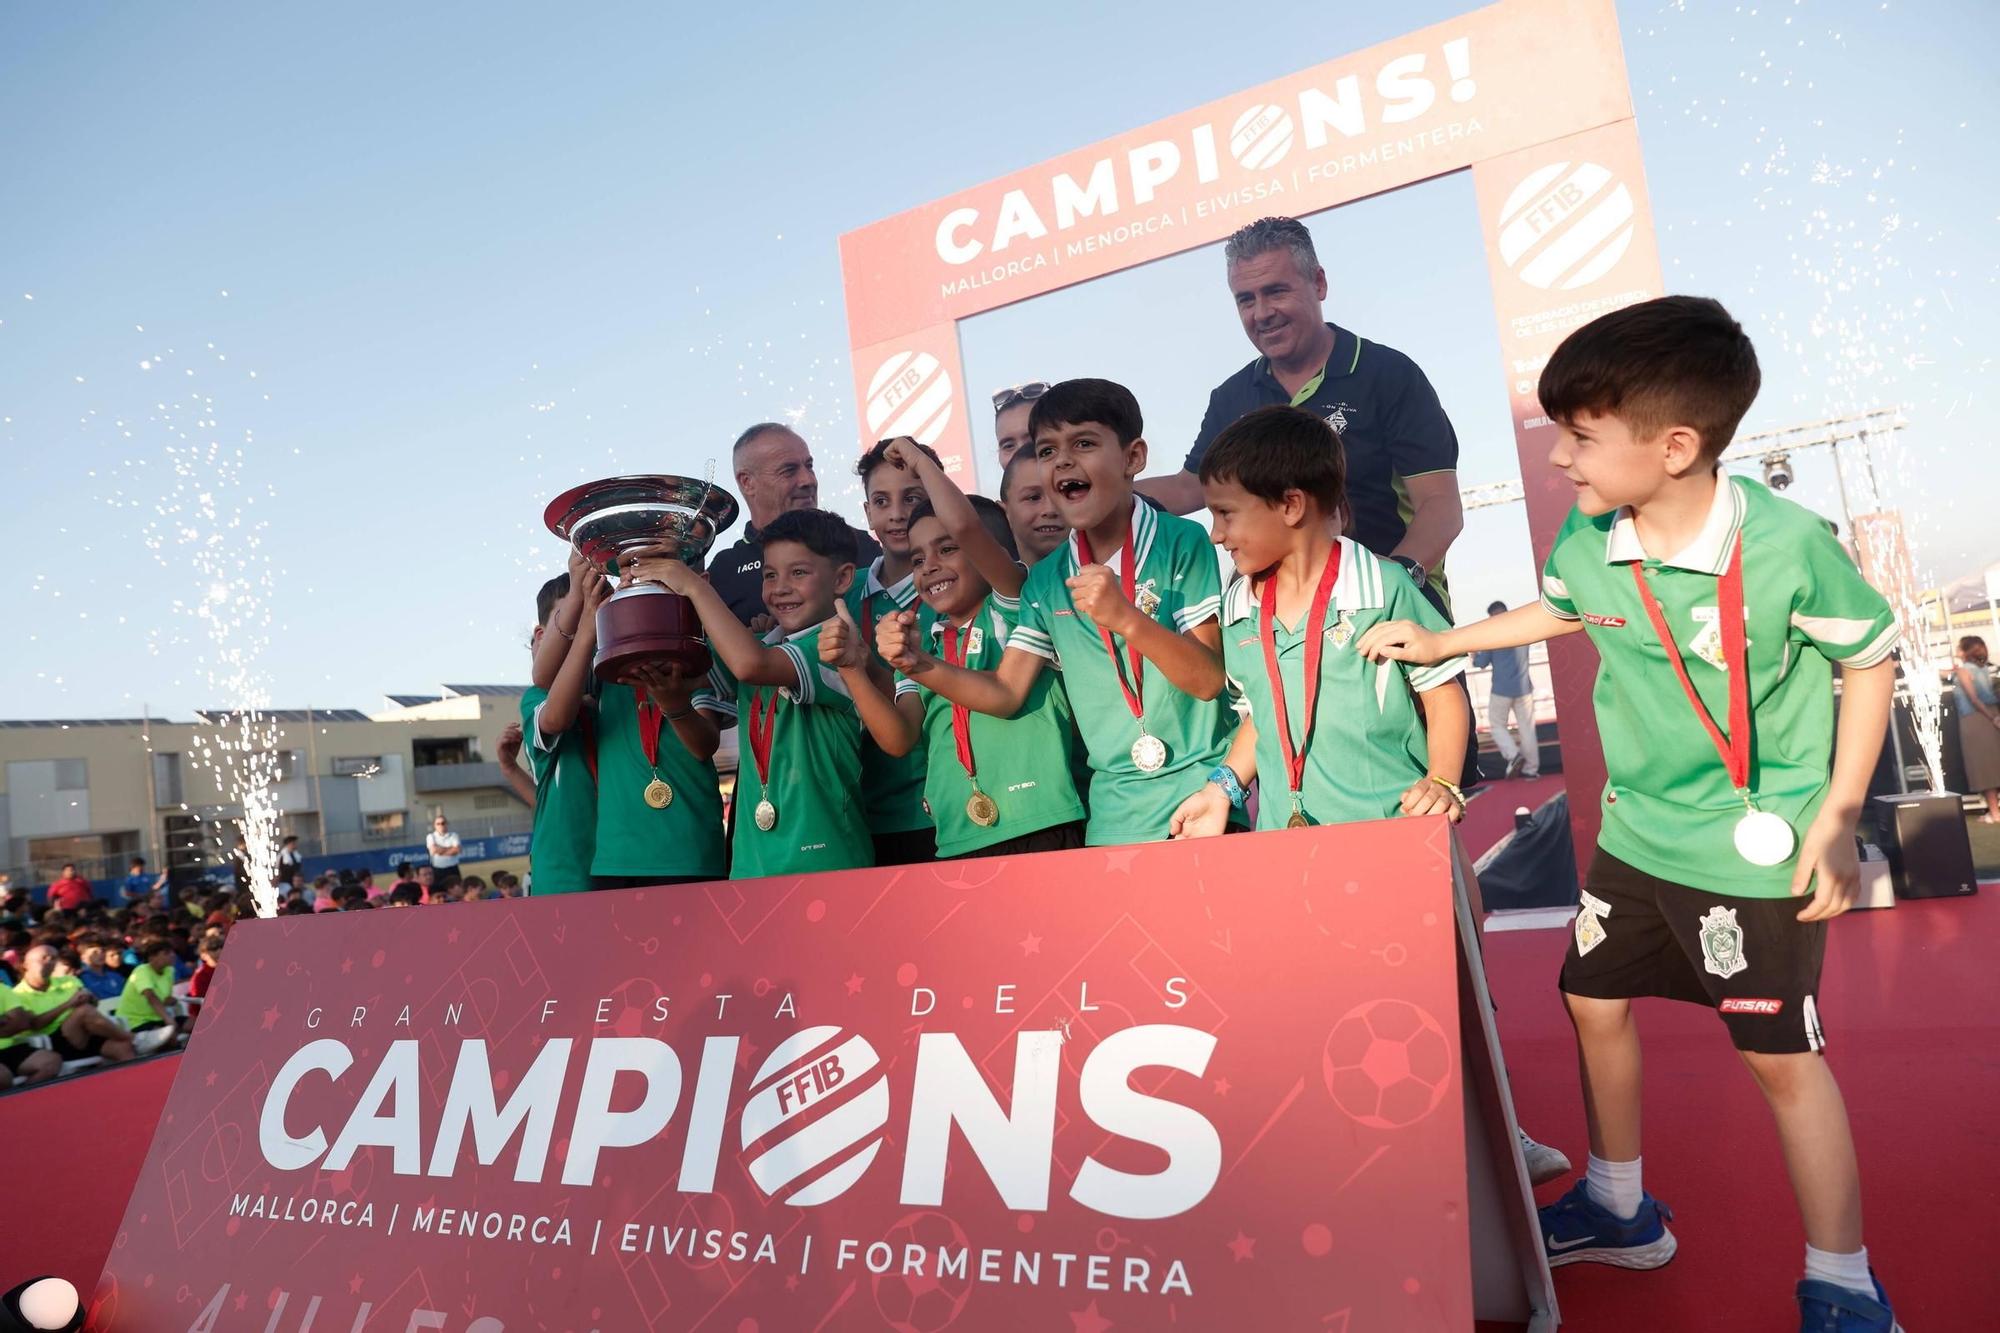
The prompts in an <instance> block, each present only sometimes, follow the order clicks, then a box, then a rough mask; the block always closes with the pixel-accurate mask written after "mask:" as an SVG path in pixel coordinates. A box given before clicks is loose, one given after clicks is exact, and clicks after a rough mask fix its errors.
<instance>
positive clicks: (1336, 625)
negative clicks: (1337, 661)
mask: <svg viewBox="0 0 2000 1333" xmlns="http://www.w3.org/2000/svg"><path fill="white" fill-rule="evenodd" d="M1326 637H1327V639H1328V640H1329V641H1330V642H1331V643H1332V644H1333V646H1334V647H1336V648H1345V647H1346V646H1347V641H1348V640H1349V639H1351V638H1353V637H1354V617H1353V616H1350V615H1348V614H1347V612H1345V611H1342V612H1341V613H1340V618H1339V619H1337V620H1335V621H1334V622H1333V624H1332V625H1330V626H1329V627H1328V628H1327V631H1326Z"/></svg>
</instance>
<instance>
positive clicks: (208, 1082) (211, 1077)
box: [202, 1069, 215, 1088]
mask: <svg viewBox="0 0 2000 1333" xmlns="http://www.w3.org/2000/svg"><path fill="white" fill-rule="evenodd" d="M202 1086H203V1087H204V1088H212V1087H214V1086H215V1071H214V1070H213V1069H211V1070H209V1071H208V1077H207V1078H206V1079H204V1080H202Z"/></svg>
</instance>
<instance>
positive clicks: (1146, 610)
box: [1132, 579, 1160, 617]
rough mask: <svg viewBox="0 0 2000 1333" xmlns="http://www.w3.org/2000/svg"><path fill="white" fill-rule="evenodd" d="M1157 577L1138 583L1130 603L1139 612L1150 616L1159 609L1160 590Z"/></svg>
mask: <svg viewBox="0 0 2000 1333" xmlns="http://www.w3.org/2000/svg"><path fill="white" fill-rule="evenodd" d="M1158 582H1159V581H1158V580H1157V579H1147V580H1146V581H1145V582H1144V583H1142V584H1140V585H1139V587H1138V589H1137V590H1136V591H1135V592H1134V594H1133V597H1132V604H1133V605H1134V606H1136V607H1138V608H1139V614H1140V615H1142V616H1147V617H1151V616H1152V614H1153V613H1154V612H1155V611H1158V610H1159V609H1160V592H1159V587H1158Z"/></svg>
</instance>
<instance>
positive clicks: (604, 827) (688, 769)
mask: <svg viewBox="0 0 2000 1333" xmlns="http://www.w3.org/2000/svg"><path fill="white" fill-rule="evenodd" d="M692 703H693V706H694V707H696V708H700V709H704V710H706V711H708V712H721V713H723V714H725V715H726V714H727V713H728V711H729V710H728V709H719V708H717V706H716V699H715V696H714V694H713V693H712V692H710V691H709V690H707V689H701V690H697V691H695V694H694V698H693V700H692ZM654 755H655V757H656V762H655V763H648V762H646V749H645V746H644V744H643V743H642V741H641V739H640V735H639V696H638V694H637V693H636V692H635V691H634V690H633V689H632V687H631V686H629V685H604V686H601V687H600V688H599V690H598V695H597V851H596V854H595V855H594V856H592V857H591V861H590V873H591V874H593V875H620V876H624V875H658V876H660V877H661V878H663V879H664V878H667V877H670V876H671V877H676V878H678V877H682V876H689V875H699V876H703V877H706V878H711V879H721V878H722V877H723V875H724V874H725V873H726V866H725V860H726V858H725V857H724V855H723V841H722V789H721V783H720V780H719V779H718V778H717V777H716V773H715V762H714V761H713V760H711V759H699V760H698V759H696V758H695V757H694V756H693V755H691V754H689V753H688V750H687V746H685V745H683V744H681V738H680V736H679V734H678V733H676V732H675V731H674V724H673V723H671V722H669V721H667V720H666V719H665V718H662V719H661V721H660V743H659V745H658V747H657V748H656V749H655V750H654ZM655 776H658V777H659V778H660V780H661V781H663V782H665V783H666V784H667V785H668V786H669V787H672V788H673V789H674V799H673V801H672V803H671V804H669V805H668V806H667V808H666V809H664V810H656V809H654V808H653V807H652V806H650V805H648V804H646V786H647V784H648V783H650V782H652V780H653V778H654V777H655Z"/></svg>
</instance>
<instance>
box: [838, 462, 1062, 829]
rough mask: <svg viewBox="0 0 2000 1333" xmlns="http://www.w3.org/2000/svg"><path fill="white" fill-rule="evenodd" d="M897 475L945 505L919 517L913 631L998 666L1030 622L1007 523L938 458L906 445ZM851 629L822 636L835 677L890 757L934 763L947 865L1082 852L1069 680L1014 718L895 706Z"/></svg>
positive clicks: (1034, 696) (911, 696) (1037, 696)
mask: <svg viewBox="0 0 2000 1333" xmlns="http://www.w3.org/2000/svg"><path fill="white" fill-rule="evenodd" d="M886 456H887V460H888V462H889V464H890V465H891V466H893V467H895V468H897V469H898V470H899V471H908V472H910V473H912V474H914V475H915V476H916V477H917V479H918V481H919V482H920V483H921V484H922V485H923V487H924V490H925V492H926V495H927V496H928V497H934V499H935V507H933V503H932V500H931V499H926V501H925V502H924V503H922V504H920V505H918V506H917V508H916V509H914V510H913V511H911V513H910V515H909V539H910V543H911V550H912V553H913V556H914V560H915V564H914V570H915V577H916V586H917V592H918V595H919V596H920V597H922V599H923V603H924V605H923V608H922V610H921V611H920V612H915V613H913V612H908V611H904V612H897V613H895V614H896V616H897V618H898V619H899V620H900V621H901V622H902V623H903V625H904V627H905V628H906V629H907V628H914V629H915V630H916V632H917V633H918V634H919V635H920V636H921V640H922V642H924V643H925V644H927V645H930V646H931V648H932V649H933V651H935V652H937V653H938V654H939V655H941V656H942V658H943V660H944V661H946V662H947V663H950V664H952V665H955V666H961V667H964V668H966V669H967V670H972V671H987V670H992V669H993V668H995V667H997V666H998V665H999V664H1000V661H1001V660H1002V657H1003V655H1004V653H1005V650H1006V647H1007V637H1008V635H1009V633H1011V631H1012V629H1013V625H1014V622H1015V619H1016V618H1017V617H1018V616H1019V614H1020V606H1021V603H1020V591H1021V584H1022V581H1023V579H1024V578H1025V576H1026V572H1025V571H1024V570H1023V569H1022V568H1021V566H1020V565H1019V564H1018V563H1016V561H1015V560H1014V557H1013V555H1012V554H1011V553H1010V552H1009V551H1008V550H1007V548H1006V547H1005V546H1004V545H1003V544H1002V538H1003V537H1005V536H1007V535H1008V526H1007V524H1006V521H1005V519H1006V515H1005V513H1004V512H1002V511H999V510H998V509H997V508H996V509H994V510H992V511H991V512H992V515H993V518H994V520H996V522H995V524H994V527H997V529H998V531H995V530H994V528H992V527H988V526H987V525H986V523H985V522H984V521H983V519H982V513H981V510H980V509H979V508H978V507H977V505H976V504H975V503H974V501H975V499H976V498H977V497H968V496H966V495H965V494H964V493H962V492H961V491H960V490H959V489H958V487H957V486H956V485H955V484H953V482H952V481H951V479H950V478H949V477H947V476H945V475H944V472H943V469H942V468H940V467H939V466H938V464H937V463H936V461H935V459H934V458H933V457H931V456H929V454H928V451H927V450H922V448H921V446H916V445H914V442H913V441H909V440H897V441H893V442H892V443H891V447H890V449H889V451H888V453H887V455H886ZM848 634H849V631H848V628H847V626H846V625H845V624H844V623H843V624H834V625H829V626H828V627H827V629H826V632H825V633H823V634H822V635H821V636H820V655H821V660H822V661H825V662H828V663H830V664H832V665H834V666H836V667H837V668H838V669H839V670H840V671H841V675H842V678H843V679H845V680H846V681H847V684H848V688H849V690H850V691H851V692H852V694H853V696H854V701H855V706H856V707H857V708H858V709H859V710H860V713H861V720H862V722H863V723H864V724H865V725H866V726H867V727H868V730H869V732H870V734H872V735H873V736H874V737H875V739H876V741H877V742H878V743H879V744H880V745H881V746H882V748H883V750H885V751H886V752H888V753H890V754H901V753H904V752H905V751H909V750H915V749H918V748H922V749H924V750H926V751H927V752H928V755H929V759H928V763H927V765H926V770H925V771H926V776H925V783H924V799H925V802H926V803H927V804H928V806H929V807H930V811H931V814H932V816H933V818H935V820H936V821H937V833H938V845H937V852H938V856H939V857H940V858H941V859H945V860H952V859H955V858H959V857H971V856H981V857H984V856H1013V855H1020V854H1022V853H1026V852H1038V851H1059V850H1064V849H1067V848H1074V847H1081V846H1082V845H1083V818H1084V807H1083V802H1082V800H1081V799H1080V798H1079V797H1078V795H1077V790H1076V784H1075V782H1074V781H1073V780H1072V778H1071V776H1070V770H1071V765H1072V761H1073V758H1074V752H1075V747H1076V730H1075V720H1074V719H1073V718H1072V717H1071V715H1070V710H1069V700H1068V697H1067V696H1066V695H1065V693H1064V691H1063V687H1062V681H1061V679H1060V678H1059V677H1057V676H1056V675H1055V674H1054V673H1044V674H1043V675H1042V676H1041V677H1040V678H1039V679H1037V680H1036V681H1035V683H1034V685H1033V686H1032V687H1031V688H1030V690H1029V693H1028V697H1027V699H1026V700H1025V701H1024V702H1023V704H1022V706H1021V708H1020V710H1019V711H1018V712H1016V713H1015V714H1014V715H1013V716H1012V717H1008V718H998V717H990V716H988V715H986V714H983V713H978V714H975V713H972V712H970V711H969V710H968V709H966V708H965V707H964V706H963V705H960V704H954V703H952V702H951V701H949V700H947V699H943V698H940V697H939V696H938V695H936V694H934V693H932V692H931V691H929V690H927V689H925V688H924V687H923V686H922V685H921V684H920V683H919V682H918V681H915V680H910V679H907V678H899V679H898V680H897V682H896V688H895V699H894V702H893V703H892V702H891V701H890V699H889V697H888V695H887V694H885V693H884V692H883V691H881V690H879V689H877V688H876V686H875V682H874V681H873V680H872V679H871V678H870V677H869V675H868V672H867V669H866V662H865V660H864V659H862V658H861V656H860V655H859V654H858V653H851V652H849V651H847V646H848V645H847V636H848Z"/></svg>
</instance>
